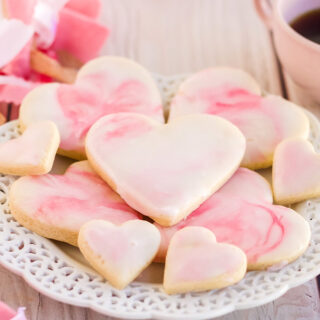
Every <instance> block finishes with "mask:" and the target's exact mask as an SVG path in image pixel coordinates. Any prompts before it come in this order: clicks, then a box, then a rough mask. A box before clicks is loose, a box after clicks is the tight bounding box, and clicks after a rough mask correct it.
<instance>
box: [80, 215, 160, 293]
mask: <svg viewBox="0 0 320 320" xmlns="http://www.w3.org/2000/svg"><path fill="white" fill-rule="evenodd" d="M78 244H79V248H80V250H81V252H82V254H83V255H84V256H85V258H86V259H87V260H88V262H89V263H90V264H91V265H92V266H93V267H94V268H95V269H96V270H97V271H98V272H99V273H101V274H102V275H103V276H104V277H105V278H106V279H107V280H108V281H109V282H110V284H111V285H112V286H114V287H115V288H117V289H123V288H125V287H126V286H127V285H128V284H129V283H130V282H131V281H132V280H134V279H135V278H136V277H137V276H138V275H139V274H140V273H141V271H142V270H143V269H145V268H146V267H147V266H148V265H149V264H150V263H151V262H152V260H153V258H154V256H155V255H156V253H157V250H158V248H159V245H160V234H159V231H158V230H157V228H156V227H155V226H154V225H152V224H151V223H149V222H147V221H142V220H134V221H127V222H126V223H124V224H123V225H121V226H115V225H113V224H112V223H110V222H107V221H102V220H93V221H90V222H88V223H86V224H85V225H84V226H83V227H82V228H81V230H80V233H79V239H78Z"/></svg>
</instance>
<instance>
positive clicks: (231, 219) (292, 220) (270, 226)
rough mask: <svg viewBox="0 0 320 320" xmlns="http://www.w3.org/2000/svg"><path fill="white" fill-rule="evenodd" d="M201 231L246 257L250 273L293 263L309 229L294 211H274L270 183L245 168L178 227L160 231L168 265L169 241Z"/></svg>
mask: <svg viewBox="0 0 320 320" xmlns="http://www.w3.org/2000/svg"><path fill="white" fill-rule="evenodd" d="M188 226H202V227H206V228H208V229H210V230H211V231H213V232H214V234H215V235H216V238H217V241H218V242H225V243H230V244H233V245H236V246H238V247H239V248H241V249H242V250H243V251H244V252H245V253H246V255H247V258H248V265H249V268H254V269H255V268H259V266H264V265H265V264H271V265H272V264H274V263H279V262H281V261H283V260H290V258H291V260H292V259H293V257H296V256H297V255H299V253H302V252H303V251H304V249H305V248H306V246H307V245H308V243H309V239H310V230H309V225H308V223H307V222H306V221H305V220H304V219H303V218H302V217H301V216H299V215H298V214H297V213H296V212H294V211H293V210H292V209H289V208H286V207H282V206H275V205H272V193H271V190H270V186H269V185H268V183H267V182H266V181H265V180H264V178H262V177H261V176H260V175H259V174H258V173H256V172H254V171H251V170H248V169H245V168H240V169H238V170H237V171H236V173H235V174H234V175H233V177H232V178H231V179H230V180H229V181H228V182H227V183H226V184H225V185H224V186H223V187H222V188H221V189H220V190H218V191H217V192H216V193H215V194H213V195H212V196H211V197H210V198H209V199H208V200H207V201H205V202H204V203H203V204H202V205H201V206H200V207H199V208H198V209H196V210H195V211H194V212H193V213H192V214H190V215H189V216H188V218H187V219H185V220H183V221H181V222H180V223H179V224H177V225H175V226H173V227H171V228H164V227H161V226H159V225H157V227H158V228H159V230H160V232H161V236H162V243H161V247H160V250H159V253H158V258H159V259H163V258H164V256H165V254H166V250H167V248H168V245H169V242H170V239H171V238H172V236H173V235H174V234H175V232H177V231H178V230H180V229H182V228H185V227H188Z"/></svg>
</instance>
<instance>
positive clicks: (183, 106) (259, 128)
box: [169, 68, 309, 169]
mask: <svg viewBox="0 0 320 320" xmlns="http://www.w3.org/2000/svg"><path fill="white" fill-rule="evenodd" d="M194 113H208V114H214V115H218V116H220V117H223V118H225V119H227V120H229V121H231V122H232V123H233V124H234V125H236V126H237V127H238V128H239V129H240V130H241V132H242V133H243V134H244V136H245V137H246V140H247V149H246V153H245V156H244V158H243V161H242V166H245V167H248V168H251V169H259V168H266V167H269V166H271V165H272V159H273V153H274V150H275V148H276V146H277V144H279V143H280V142H281V141H282V140H284V139H286V138H289V137H302V138H307V136H308V132H309V121H308V119H307V117H306V115H305V114H304V112H303V111H302V110H301V109H300V108H299V107H297V106H296V105H294V104H293V103H291V102H289V101H287V100H285V99H283V98H281V97H278V96H273V95H267V96H264V97H262V96H261V92H260V89H259V87H258V85H257V83H256V82H255V81H254V80H253V79H252V78H251V76H249V75H248V74H246V73H245V72H243V71H241V70H237V69H230V68H214V69H208V70H204V71H202V72H199V73H196V74H194V75H193V76H191V77H190V78H188V79H187V80H186V81H185V82H183V83H182V84H181V86H180V88H179V91H178V93H177V94H176V96H175V98H174V99H173V101H172V104H171V108H170V118H169V119H170V121H171V120H172V119H174V118H176V117H178V116H181V115H185V114H194Z"/></svg>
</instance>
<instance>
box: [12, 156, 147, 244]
mask: <svg viewBox="0 0 320 320" xmlns="http://www.w3.org/2000/svg"><path fill="white" fill-rule="evenodd" d="M9 207H10V211H11V213H12V215H13V216H14V217H15V219H16V220H17V221H18V222H19V223H20V224H22V225H23V226H25V227H26V228H28V229H30V230H32V231H34V232H36V233H38V234H40V235H41V236H43V237H46V238H51V239H55V240H59V241H64V242H67V243H70V244H72V245H77V241H78V233H79V230H80V228H81V226H82V225H83V224H85V223H86V222H88V221H90V220H93V219H100V220H107V221H110V222H112V223H114V224H122V223H123V222H126V221H128V220H133V219H140V218H141V215H140V214H139V213H138V212H136V211H135V210H133V209H132V208H130V207H129V206H128V205H127V204H126V203H125V202H124V201H123V200H122V199H121V198H120V197H119V195H118V194H116V193H115V192H114V191H113V190H112V189H111V188H110V187H109V186H108V185H107V184H106V183H105V182H104V181H103V180H102V179H101V178H100V177H99V176H98V175H97V174H96V173H95V172H94V171H93V170H92V168H91V167H90V165H89V163H88V161H80V162H75V163H73V164H72V165H71V166H70V167H69V168H68V169H67V170H66V172H65V174H63V175H61V174H46V175H42V176H31V177H22V178H20V179H18V180H17V181H15V182H14V183H13V184H12V186H11V189H10V193H9Z"/></svg>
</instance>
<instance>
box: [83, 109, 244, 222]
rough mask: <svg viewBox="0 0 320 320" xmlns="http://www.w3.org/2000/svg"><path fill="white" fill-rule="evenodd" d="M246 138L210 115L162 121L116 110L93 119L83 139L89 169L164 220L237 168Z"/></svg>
mask: <svg viewBox="0 0 320 320" xmlns="http://www.w3.org/2000/svg"><path fill="white" fill-rule="evenodd" d="M244 150H245V139H244V137H243V135H242V134H241V132H240V131H239V130H238V129H237V128H236V127H235V126H234V125H232V124H231V123H230V122H228V121H226V120H224V119H222V118H220V117H215V116H211V115H190V116H185V117H179V118H177V119H175V120H174V121H171V122H170V124H166V125H163V124H161V123H159V122H157V121H154V120H153V119H151V118H149V117H146V116H144V115H139V114H133V113H118V114H113V115H109V116H106V117H104V118H102V119H100V120H99V121H97V122H96V123H95V124H94V125H93V126H92V128H91V129H90V131H89V133H88V136H87V139H86V151H87V156H88V159H89V161H90V163H91V165H92V166H93V168H94V169H95V170H96V171H97V172H98V173H99V174H100V175H101V177H102V178H103V179H104V180H106V181H107V182H108V183H109V185H110V186H112V188H113V189H114V190H115V191H116V192H117V193H119V194H120V196H121V197H122V198H123V199H124V200H125V201H126V202H127V203H128V204H129V205H130V206H131V207H132V208H135V209H136V210H137V211H139V212H141V213H143V214H144V215H146V216H149V217H150V218H152V219H154V220H155V221H157V222H158V223H160V224H162V225H166V226H168V225H173V224H175V223H177V222H178V221H180V220H181V219H183V218H185V217H186V216H187V215H188V214H189V213H191V212H192V211H193V210H194V209H195V208H197V207H198V206H199V205H200V204H201V203H202V202H203V201H204V200H206V199H207V198H208V197H209V196H210V195H211V194H212V193H213V192H215V191H216V190H217V189H218V188H219V187H221V185H223V184H224V183H225V182H226V180H228V179H229V178H230V176H232V174H233V172H234V171H235V170H236V169H237V168H238V166H239V164H240V162H241V159H242V156H243V153H244Z"/></svg>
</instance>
